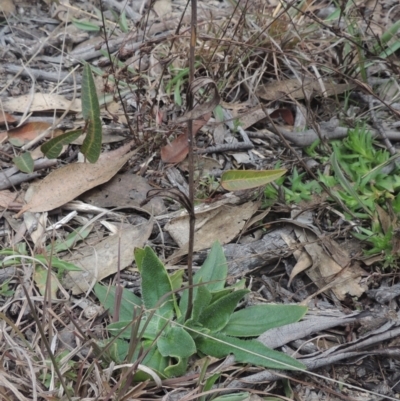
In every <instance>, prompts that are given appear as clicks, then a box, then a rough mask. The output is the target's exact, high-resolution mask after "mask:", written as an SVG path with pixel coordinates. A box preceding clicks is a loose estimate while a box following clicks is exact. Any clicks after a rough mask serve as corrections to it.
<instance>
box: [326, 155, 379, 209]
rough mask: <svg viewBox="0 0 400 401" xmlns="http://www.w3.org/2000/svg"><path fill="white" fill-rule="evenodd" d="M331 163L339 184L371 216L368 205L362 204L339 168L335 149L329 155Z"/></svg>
mask: <svg viewBox="0 0 400 401" xmlns="http://www.w3.org/2000/svg"><path fill="white" fill-rule="evenodd" d="M331 163H332V168H333V171H334V172H335V174H336V178H337V180H338V181H339V184H340V185H341V186H342V187H343V188H344V189H345V190H346V191H347V192H348V193H349V194H350V195H351V196H352V197H353V198H354V199H356V200H357V202H358V203H359V206H360V207H361V208H362V209H363V210H364V211H365V212H366V213H367V214H368V215H369V216H372V213H371V211H370V210H369V209H368V207H367V206H366V205H365V204H364V202H363V201H362V200H361V199H360V197H359V196H358V194H357V192H356V191H355V190H354V187H353V185H352V184H350V183H349V181H348V180H347V178H346V177H345V175H344V174H343V171H342V169H341V168H340V164H339V161H338V158H337V156H336V152H335V149H334V151H333V153H332V156H331Z"/></svg>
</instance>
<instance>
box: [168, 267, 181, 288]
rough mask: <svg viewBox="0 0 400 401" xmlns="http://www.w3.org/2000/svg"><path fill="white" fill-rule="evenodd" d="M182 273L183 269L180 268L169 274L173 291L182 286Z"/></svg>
mask: <svg viewBox="0 0 400 401" xmlns="http://www.w3.org/2000/svg"><path fill="white" fill-rule="evenodd" d="M184 273H185V270H183V269H181V270H176V271H175V272H174V273H172V274H171V275H170V276H169V278H170V280H171V285H172V290H173V291H178V290H179V289H180V288H181V287H182V282H183V275H184Z"/></svg>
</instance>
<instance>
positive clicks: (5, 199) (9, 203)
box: [0, 189, 23, 210]
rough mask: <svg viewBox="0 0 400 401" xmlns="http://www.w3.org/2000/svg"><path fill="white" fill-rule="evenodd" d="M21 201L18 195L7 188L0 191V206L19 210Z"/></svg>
mask: <svg viewBox="0 0 400 401" xmlns="http://www.w3.org/2000/svg"><path fill="white" fill-rule="evenodd" d="M22 205H23V203H22V200H21V199H20V198H19V195H18V194H17V193H15V192H10V191H9V190H8V189H5V190H3V191H0V207H1V208H4V209H10V210H20V209H21V207H22Z"/></svg>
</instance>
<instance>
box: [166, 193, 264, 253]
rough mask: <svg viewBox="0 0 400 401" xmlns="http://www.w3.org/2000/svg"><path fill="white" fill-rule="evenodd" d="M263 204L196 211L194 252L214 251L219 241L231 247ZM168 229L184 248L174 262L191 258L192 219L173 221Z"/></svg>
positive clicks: (185, 216)
mask: <svg viewBox="0 0 400 401" xmlns="http://www.w3.org/2000/svg"><path fill="white" fill-rule="evenodd" d="M259 206H260V204H259V203H258V202H254V201H250V202H247V203H243V204H242V205H240V206H232V205H227V204H222V205H221V206H220V207H216V208H213V207H211V208H205V209H203V210H202V212H200V213H199V212H197V211H196V225H195V231H196V241H195V244H194V250H195V251H200V250H202V249H206V248H211V245H212V244H213V243H214V242H215V241H216V240H219V242H220V243H221V244H227V243H228V242H229V241H231V240H232V239H233V238H235V237H236V236H237V235H238V234H239V233H240V231H241V230H242V228H243V227H244V225H245V223H246V222H247V220H249V219H250V218H251V217H252V216H253V214H254V213H255V212H256V211H257V209H258V208H259ZM165 229H166V230H167V231H168V232H169V234H170V235H171V237H172V238H173V239H174V240H175V241H176V243H177V244H178V245H179V246H180V247H181V249H179V250H178V251H177V252H175V253H174V254H173V255H172V256H171V258H170V260H174V259H176V258H177V257H180V256H183V255H186V254H187V249H188V238H189V232H188V230H189V217H188V216H187V214H186V213H185V214H184V215H183V216H182V217H178V218H176V219H174V220H171V221H170V222H169V223H168V224H167V225H166V226H165Z"/></svg>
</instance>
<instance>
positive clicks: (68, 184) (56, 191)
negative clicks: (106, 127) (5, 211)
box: [17, 144, 139, 217]
mask: <svg viewBox="0 0 400 401" xmlns="http://www.w3.org/2000/svg"><path fill="white" fill-rule="evenodd" d="M127 145H129V147H128V146H127ZM127 145H125V146H123V147H121V148H119V149H116V150H114V151H112V152H108V153H104V154H102V155H101V157H100V158H99V160H98V162H97V163H95V164H91V163H75V164H69V165H67V166H65V167H61V168H59V169H58V170H55V171H53V172H52V173H50V174H49V175H48V176H47V177H46V178H44V179H43V180H42V181H40V182H39V183H37V184H33V185H31V186H30V187H29V189H28V191H27V194H26V197H25V198H26V200H27V201H28V203H27V204H26V205H25V206H24V207H23V208H22V210H21V211H20V212H19V213H18V215H17V217H19V216H20V215H21V214H22V213H24V212H26V211H28V210H29V211H31V212H45V211H48V210H53V209H55V208H57V207H60V206H62V205H64V204H65V203H67V202H69V201H71V200H73V199H75V198H76V197H77V196H79V195H81V194H82V193H84V192H86V191H88V190H89V189H91V188H94V187H96V186H97V185H100V184H103V183H104V182H107V181H108V180H110V179H111V178H112V177H113V176H114V175H115V174H116V173H117V172H118V171H119V169H120V168H121V167H122V166H123V165H124V164H125V163H126V162H127V161H128V159H129V158H130V157H131V156H133V155H134V154H135V153H136V152H137V151H138V150H139V149H136V150H134V151H132V152H129V153H126V154H124V153H122V152H124V151H125V152H126V150H127V147H128V149H129V148H130V146H131V144H127Z"/></svg>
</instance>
